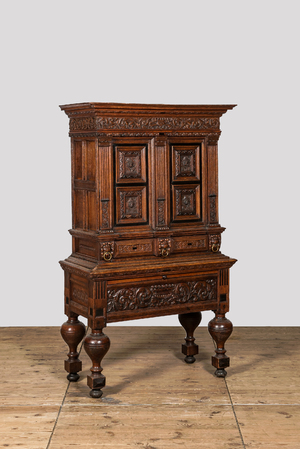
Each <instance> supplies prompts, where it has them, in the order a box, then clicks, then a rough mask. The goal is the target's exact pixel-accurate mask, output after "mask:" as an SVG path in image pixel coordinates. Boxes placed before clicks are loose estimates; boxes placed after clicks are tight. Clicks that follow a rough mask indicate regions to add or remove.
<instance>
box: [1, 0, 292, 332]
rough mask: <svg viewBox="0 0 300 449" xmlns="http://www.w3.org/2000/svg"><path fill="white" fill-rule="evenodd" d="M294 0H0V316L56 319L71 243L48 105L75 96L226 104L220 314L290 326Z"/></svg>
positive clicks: (25, 322) (11, 322)
mask: <svg viewBox="0 0 300 449" xmlns="http://www.w3.org/2000/svg"><path fill="white" fill-rule="evenodd" d="M299 9H300V8H299V1H290V0H286V1H284V2H283V1H276V0H275V1H274V0H273V1H263V0H260V1H256V0H254V1H253V0H252V1H251V2H250V1H248V2H245V1H240V0H239V1H230V0H227V1H224V0H222V1H221V0H219V1H218V0H212V1H209V0H206V1H201V0H198V1H189V0H186V1H178V0H172V1H169V0H159V1H157V0H152V1H143V0H139V1H133V0H128V1H126V0H121V1H114V0H110V1H108V0H107V1H101V0H98V1H92V0H85V1H76V0H72V1H70V0H60V1H51V2H50V1H30V0H26V1H23V0H22V1H13V0H12V1H7V2H4V1H3V2H1V11H0V32H1V108H0V110H1V176H0V179H1V190H0V191H1V203H0V204H1V314H0V320H1V321H0V325H1V326H58V325H61V324H62V322H63V321H65V316H64V313H63V271H62V270H61V268H60V266H59V264H58V261H59V260H60V259H64V258H66V257H67V256H68V255H69V254H70V252H71V237H70V235H69V233H68V229H69V228H70V227H71V190H70V185H71V184H70V176H71V173H70V144H69V137H68V119H67V116H66V115H65V114H64V113H63V112H61V111H60V109H59V107H58V105H60V104H68V103H78V102H88V101H99V102H129V103H131V102H132V103H170V104H222V103H223V104H238V106H237V107H236V108H235V109H234V110H232V111H228V112H227V113H226V114H225V116H223V117H222V118H221V129H222V135H221V138H220V140H219V177H220V178H219V179H220V186H219V187H220V223H221V225H222V226H224V227H226V228H227V230H226V231H225V233H224V234H223V239H222V252H223V253H225V254H227V255H229V256H231V257H234V258H237V259H238V262H237V264H236V265H234V267H233V268H232V269H231V311H230V312H229V313H228V315H227V316H228V318H230V319H231V321H232V322H233V324H234V325H236V326H296V325H299V315H300V314H299V312H300V306H299V304H300V298H299V288H298V280H299V277H300V275H299V256H298V255H299V249H300V248H299V235H298V234H299V232H298V227H299V190H300V189H299V187H300V186H299V141H300V135H299V80H300V64H299V43H300V33H299V29H300V27H299ZM212 316H213V314H212V312H205V313H204V314H203V321H202V324H204V325H205V324H206V323H207V322H208V320H210V319H211V318H212ZM121 324H122V325H124V323H121ZM125 324H129V325H143V324H147V325H177V324H178V321H177V317H176V316H170V317H163V318H157V319H147V320H139V321H131V322H127V323H125Z"/></svg>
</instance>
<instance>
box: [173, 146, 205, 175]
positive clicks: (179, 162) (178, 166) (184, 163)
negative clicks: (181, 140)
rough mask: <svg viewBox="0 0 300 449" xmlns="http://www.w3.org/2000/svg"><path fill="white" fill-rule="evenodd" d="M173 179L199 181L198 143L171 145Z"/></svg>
mask: <svg viewBox="0 0 300 449" xmlns="http://www.w3.org/2000/svg"><path fill="white" fill-rule="evenodd" d="M172 172H173V173H172V179H173V181H200V147H199V145H196V146H195V145H174V146H172Z"/></svg>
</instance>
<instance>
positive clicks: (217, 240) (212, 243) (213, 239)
mask: <svg viewBox="0 0 300 449" xmlns="http://www.w3.org/2000/svg"><path fill="white" fill-rule="evenodd" d="M220 246H221V234H210V235H209V250H210V251H214V250H215V249H216V250H217V251H219V249H220Z"/></svg>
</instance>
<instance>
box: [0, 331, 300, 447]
mask: <svg viewBox="0 0 300 449" xmlns="http://www.w3.org/2000/svg"><path fill="white" fill-rule="evenodd" d="M105 332H106V333H107V335H109V337H110V340H111V347H110V350H109V352H108V353H107V355H106V357H105V358H104V360H103V363H102V365H103V368H104V370H103V373H104V374H105V376H106V379H107V386H106V387H105V388H104V389H103V391H104V395H103V398H102V399H101V400H95V399H92V398H90V397H89V394H88V393H89V388H88V387H87V385H86V375H87V374H88V372H89V368H90V365H91V362H90V360H89V358H88V357H87V355H86V354H85V352H84V351H81V355H80V358H81V360H82V362H83V371H82V372H81V378H80V380H79V381H78V382H76V383H69V382H68V381H67V379H66V373H65V372H64V369H63V360H64V358H65V357H66V353H67V352H68V351H67V346H66V344H65V343H64V342H63V340H62V339H61V337H60V333H59V328H57V327H55V328H54V327H52V328H51V327H48V328H42V327H41V328H30V327H27V328H25V327H24V328H2V329H0V363H1V367H2V375H1V377H2V378H1V389H0V448H4V447H5V448H7V447H8V448H11V449H12V448H21V449H22V448H24V449H25V448H26V449H27V448H28V449H71V448H72V449H76V448H78V449H86V448H89V447H91V448H93V447H95V448H96V447H101V448H103V449H106V448H107V449H112V448H117V449H125V448H126V449H128V448H134V447H136V448H141V449H162V448H166V449H168V448H170V449H171V448H172V449H173V448H177V447H178V448H189V449H194V448H197V449H198V448H199V447H201V448H204V449H215V448H216V447H218V449H223V448H224V449H225V448H226V449H235V448H237V449H238V448H241V449H245V448H255V449H256V448H266V449H276V448H286V449H300V426H299V422H300V381H299V376H298V373H299V368H300V362H299V360H300V353H299V352H300V349H299V345H298V346H297V345H296V344H295V342H296V341H299V337H300V328H295V327H293V328H254V327H253V328H235V329H234V332H233V334H232V336H231V337H230V339H229V340H228V342H227V353H228V355H229V356H230V357H231V367H230V368H228V376H227V377H226V379H225V380H224V379H217V378H215V377H214V376H213V372H214V368H213V367H212V366H211V355H213V353H214V346H213V342H212V340H211V338H210V336H209V334H208V332H207V330H206V329H205V328H201V327H200V328H198V329H197V331H196V335H195V336H196V340H197V343H198V345H199V355H198V356H197V360H196V362H195V363H194V364H193V365H187V364H186V363H184V361H183V355H182V354H181V343H182V342H183V339H184V331H183V329H182V328H181V327H179V326H178V327H128V326H124V327H120V326H118V327H116V326H115V327H114V326H110V327H108V328H107V329H106V330H105Z"/></svg>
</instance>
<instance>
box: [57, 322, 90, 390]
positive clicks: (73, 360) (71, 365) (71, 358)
mask: <svg viewBox="0 0 300 449" xmlns="http://www.w3.org/2000/svg"><path fill="white" fill-rule="evenodd" d="M60 333H61V336H62V338H63V339H64V340H65V342H66V343H67V345H68V346H69V353H68V359H67V360H65V370H66V371H67V372H68V373H69V374H68V376H67V379H68V380H69V381H70V382H76V381H77V380H78V379H79V375H78V374H77V373H78V371H81V370H82V362H81V360H79V358H78V355H79V354H78V352H77V346H78V345H79V343H80V342H81V340H82V339H83V337H84V335H85V326H84V324H83V323H81V322H80V321H78V315H75V314H74V315H71V316H69V319H68V321H66V322H65V323H64V324H63V325H62V326H61V329H60Z"/></svg>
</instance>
